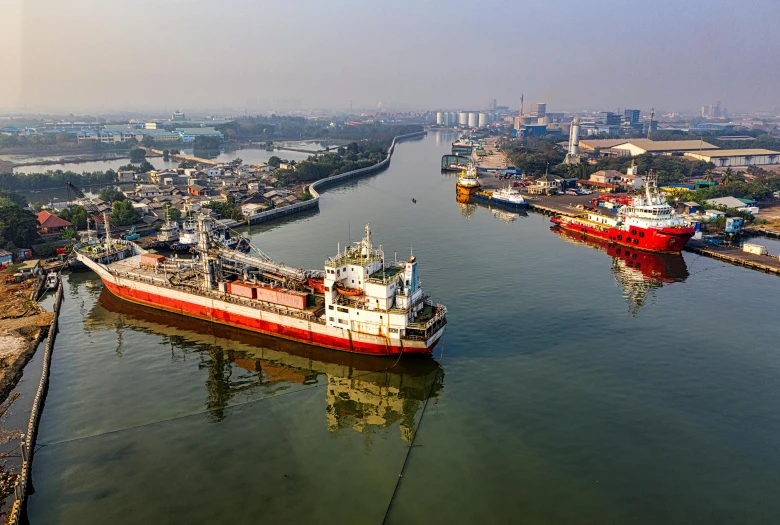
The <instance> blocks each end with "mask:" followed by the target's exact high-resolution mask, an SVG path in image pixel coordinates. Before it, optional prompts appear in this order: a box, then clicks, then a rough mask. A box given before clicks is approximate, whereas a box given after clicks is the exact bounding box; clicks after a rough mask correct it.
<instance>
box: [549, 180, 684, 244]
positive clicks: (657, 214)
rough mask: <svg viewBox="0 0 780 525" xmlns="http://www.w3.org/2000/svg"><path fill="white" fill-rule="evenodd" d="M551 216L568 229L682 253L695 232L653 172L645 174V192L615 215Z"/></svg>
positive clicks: (620, 241)
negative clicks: (661, 192) (675, 207)
mask: <svg viewBox="0 0 780 525" xmlns="http://www.w3.org/2000/svg"><path fill="white" fill-rule="evenodd" d="M551 220H552V222H554V223H555V224H557V225H558V226H560V227H561V228H564V229H566V230H570V231H574V232H577V233H582V234H585V235H588V236H590V237H594V238H597V239H603V240H606V241H609V242H611V243H615V244H621V245H623V246H631V247H632V248H636V249H638V250H644V251H648V252H661V253H679V252H680V251H682V249H683V246H685V243H687V242H688V239H690V238H691V237H692V236H693V234H694V230H693V228H692V227H690V226H687V225H686V224H685V222H684V221H683V220H682V218H681V217H679V216H678V215H677V214H676V213H675V211H674V209H673V208H672V207H671V206H670V205H669V204H668V203H667V202H666V200H665V199H664V197H663V196H662V195H661V194H660V192H659V191H658V187H657V186H656V181H655V177H654V176H653V175H652V174H649V175H648V176H647V177H646V178H645V195H644V196H638V197H634V198H633V199H632V201H631V204H626V205H623V206H621V207H620V208H618V210H617V214H616V215H615V216H609V215H606V214H603V213H600V212H598V211H596V210H587V211H586V212H585V213H582V214H580V215H577V216H576V217H567V216H560V217H553V218H552V219H551Z"/></svg>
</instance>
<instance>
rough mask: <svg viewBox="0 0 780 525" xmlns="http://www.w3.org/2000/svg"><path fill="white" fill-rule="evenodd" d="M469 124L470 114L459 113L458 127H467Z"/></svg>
mask: <svg viewBox="0 0 780 525" xmlns="http://www.w3.org/2000/svg"><path fill="white" fill-rule="evenodd" d="M468 123H469V114H468V113H466V112H465V111H461V112H460V113H458V125H459V126H466V125H467V124H468Z"/></svg>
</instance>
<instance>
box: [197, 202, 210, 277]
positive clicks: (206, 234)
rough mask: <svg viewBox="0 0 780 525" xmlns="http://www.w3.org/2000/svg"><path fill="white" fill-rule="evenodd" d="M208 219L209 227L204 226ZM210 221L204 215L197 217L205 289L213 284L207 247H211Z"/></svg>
mask: <svg viewBox="0 0 780 525" xmlns="http://www.w3.org/2000/svg"><path fill="white" fill-rule="evenodd" d="M207 221H208V223H209V224H208V226H209V228H207V227H206V222H207ZM210 226H211V221H210V220H209V219H208V217H206V216H205V215H201V216H200V217H198V253H199V257H200V258H201V261H200V262H201V265H202V269H203V280H204V283H203V284H204V285H205V287H206V289H207V290H210V289H211V287H212V286H213V284H214V275H213V273H212V266H211V260H210V257H209V249H210V248H211V242H210V241H211V238H210V236H211V232H210V229H211V228H210Z"/></svg>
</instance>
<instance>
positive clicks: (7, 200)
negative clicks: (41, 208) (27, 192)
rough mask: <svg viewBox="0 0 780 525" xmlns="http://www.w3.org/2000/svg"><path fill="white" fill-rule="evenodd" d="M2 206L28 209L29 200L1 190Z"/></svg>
mask: <svg viewBox="0 0 780 525" xmlns="http://www.w3.org/2000/svg"><path fill="white" fill-rule="evenodd" d="M0 206H19V207H20V208H26V207H27V199H26V198H25V197H23V196H22V195H19V194H18V193H14V192H12V191H8V190H0Z"/></svg>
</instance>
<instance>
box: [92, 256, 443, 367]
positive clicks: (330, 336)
mask: <svg viewBox="0 0 780 525" xmlns="http://www.w3.org/2000/svg"><path fill="white" fill-rule="evenodd" d="M82 261H83V262H84V263H85V264H86V265H87V266H89V267H90V268H91V269H92V270H93V271H95V272H96V273H97V274H98V276H99V277H100V279H101V280H102V281H103V284H104V285H105V287H106V289H108V291H110V292H111V293H112V294H113V295H115V296H117V297H119V298H121V299H124V300H126V301H129V302H132V303H135V304H139V305H142V306H147V307H150V308H155V309H158V310H164V311H166V312H171V313H175V314H179V315H183V316H187V317H192V318H196V319H201V320H203V321H209V322H212V323H219V324H223V325H227V326H233V327H236V328H241V329H244V330H249V331H252V332H258V333H262V334H266V335H271V336H274V337H280V338H283V339H288V340H292V341H299V342H302V343H307V344H312V345H315V346H320V347H324V348H330V349H333V350H340V351H343V352H351V353H356V354H365V355H384V356H393V355H395V356H397V355H400V354H429V353H431V352H432V350H433V348H434V346H436V343H438V341H439V339H440V338H441V336H442V335H443V333H444V328H445V327H444V326H441V328H439V330H438V331H437V332H435V333H434V334H432V335H431V337H430V338H428V339H427V340H411V339H389V338H388V337H386V336H384V335H373V334H366V333H362V332H356V331H354V330H349V329H346V328H336V327H329V326H326V325H324V324H321V323H317V322H314V321H311V320H308V319H306V318H304V317H303V316H300V317H298V316H294V315H286V314H284V313H281V311H280V312H271V311H267V310H260V309H257V308H252V307H250V306H246V305H242V304H235V303H233V302H229V301H223V300H219V299H214V298H212V297H207V296H202V295H198V294H195V293H189V292H186V291H182V290H179V289H175V288H167V287H161V286H157V285H154V284H149V283H144V282H138V281H135V280H132V279H127V278H123V277H120V276H117V275H114V274H112V273H111V272H109V271H108V270H107V269H106V268H105V267H104V266H103V265H100V264H98V263H95V262H94V261H91V260H90V259H88V258H82Z"/></svg>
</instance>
